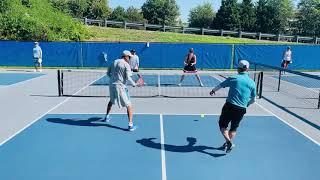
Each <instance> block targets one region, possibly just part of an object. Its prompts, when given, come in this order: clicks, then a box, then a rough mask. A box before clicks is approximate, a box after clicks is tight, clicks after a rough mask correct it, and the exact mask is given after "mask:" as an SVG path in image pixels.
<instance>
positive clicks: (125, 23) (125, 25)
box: [123, 21, 127, 29]
mask: <svg viewBox="0 0 320 180" xmlns="http://www.w3.org/2000/svg"><path fill="white" fill-rule="evenodd" d="M123 28H124V29H127V22H126V21H124V22H123Z"/></svg>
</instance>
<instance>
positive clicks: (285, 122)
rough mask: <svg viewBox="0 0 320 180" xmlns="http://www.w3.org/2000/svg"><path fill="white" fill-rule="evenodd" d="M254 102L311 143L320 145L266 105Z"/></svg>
mask: <svg viewBox="0 0 320 180" xmlns="http://www.w3.org/2000/svg"><path fill="white" fill-rule="evenodd" d="M256 104H257V105H258V106H260V108H262V109H264V110H265V111H266V112H268V113H270V114H271V115H273V116H274V117H276V118H278V119H279V120H280V121H282V122H283V123H284V124H286V125H288V126H289V127H291V128H292V129H294V130H296V131H297V132H299V133H300V134H301V135H303V136H305V137H306V138H307V139H309V140H311V141H312V142H313V143H315V144H316V145H318V146H320V143H319V142H317V141H316V140H314V139H313V138H312V137H310V136H309V135H307V134H305V133H304V132H302V131H301V130H299V129H298V128H296V127H294V126H293V125H291V124H290V123H289V122H287V121H285V120H284V119H282V118H281V117H279V116H278V115H276V114H275V113H273V112H272V111H270V110H269V109H267V108H266V107H264V106H262V105H261V104H259V103H258V102H256Z"/></svg>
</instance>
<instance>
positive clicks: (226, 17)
mask: <svg viewBox="0 0 320 180" xmlns="http://www.w3.org/2000/svg"><path fill="white" fill-rule="evenodd" d="M239 27H240V16H239V8H238V4H237V0H222V4H221V7H220V9H219V10H218V13H217V15H216V17H215V19H214V20H213V28H217V29H226V30H237V29H239Z"/></svg>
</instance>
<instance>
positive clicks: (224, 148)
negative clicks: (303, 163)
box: [218, 142, 227, 151]
mask: <svg viewBox="0 0 320 180" xmlns="http://www.w3.org/2000/svg"><path fill="white" fill-rule="evenodd" d="M218 150H221V151H226V150H227V142H225V143H223V145H222V146H221V147H219V148H218Z"/></svg>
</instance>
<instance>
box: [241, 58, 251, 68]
mask: <svg viewBox="0 0 320 180" xmlns="http://www.w3.org/2000/svg"><path fill="white" fill-rule="evenodd" d="M249 66H250V64H249V62H248V61H246V60H241V61H239V64H238V68H241V69H249Z"/></svg>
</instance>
